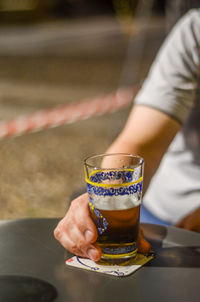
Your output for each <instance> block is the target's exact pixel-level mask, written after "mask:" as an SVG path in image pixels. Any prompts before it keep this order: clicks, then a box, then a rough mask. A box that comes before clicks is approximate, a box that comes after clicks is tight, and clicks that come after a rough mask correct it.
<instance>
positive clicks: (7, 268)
mask: <svg viewBox="0 0 200 302" xmlns="http://www.w3.org/2000/svg"><path fill="white" fill-rule="evenodd" d="M58 221H59V219H56V218H55V219H54V218H52V219H48V218H45V219H20V220H5V221H4V220H3V221H1V222H0V238H1V239H0V280H1V278H4V279H5V278H6V277H10V276H11V277H18V278H19V277H22V278H25V277H26V278H29V280H31V278H34V279H35V278H36V280H38V279H39V280H42V281H43V282H45V283H46V282H47V284H50V285H52V287H53V288H54V289H55V290H56V296H55V295H54V297H53V298H52V300H51V301H56V302H92V301H95V302H99V301H101V302H102V301H103V302H121V301H123V302H130V301H137V302H143V301H148V302H151V301H152V302H155V301H162V302H165V301H166V302H169V301H170V302H173V301H174V302H177V301H181V302H186V301H187V302H188V301H192V302H199V299H200V298H199V297H200V234H198V233H195V232H190V231H186V230H182V229H178V228H175V227H164V226H159V225H153V224H142V226H143V230H144V234H145V237H146V238H147V239H148V240H149V241H150V242H151V244H152V248H153V250H154V252H155V254H156V257H155V258H154V259H153V260H151V261H150V262H149V263H147V264H146V265H144V266H143V267H142V268H140V269H139V270H138V271H136V272H135V273H134V274H132V275H130V276H127V277H123V278H120V277H115V276H109V275H103V274H99V273H96V272H90V271H86V270H81V269H78V268H73V267H69V266H66V264H65V260H66V259H67V258H69V257H71V256H72V255H71V254H70V253H68V252H66V251H65V250H64V248H63V247H62V246H61V245H60V244H59V243H58V242H57V241H56V240H55V239H54V236H53V230H54V228H55V226H56V225H57V223H58ZM6 280H7V279H6ZM11 292H12V291H11ZM10 295H11V294H10ZM12 301H13V300H12ZM24 301H25V300H24ZM31 301H32V300H31ZM44 301H50V300H44ZM6 302H7V301H6ZM20 302H23V301H20Z"/></svg>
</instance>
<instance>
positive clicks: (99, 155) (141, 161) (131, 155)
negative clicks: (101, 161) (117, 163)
mask: <svg viewBox="0 0 200 302" xmlns="http://www.w3.org/2000/svg"><path fill="white" fill-rule="evenodd" d="M117 155H123V156H126V157H132V158H137V159H140V162H139V163H138V166H142V165H143V164H144V158H143V157H141V156H140V155H137V154H133V153H123V152H122V153H121V152H118V153H101V154H96V155H92V156H88V157H86V158H85V159H84V165H85V166H87V167H90V168H96V169H101V170H110V169H113V170H115V169H116V170H119V168H112V167H110V168H103V169H102V168H101V167H98V166H96V165H91V164H89V163H87V161H88V160H89V159H95V158H103V157H105V156H117ZM121 169H123V168H120V170H121Z"/></svg>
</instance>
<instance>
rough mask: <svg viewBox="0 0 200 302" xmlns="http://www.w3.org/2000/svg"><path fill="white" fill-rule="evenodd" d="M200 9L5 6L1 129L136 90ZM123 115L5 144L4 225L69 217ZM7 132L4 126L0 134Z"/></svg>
mask: <svg viewBox="0 0 200 302" xmlns="http://www.w3.org/2000/svg"><path fill="white" fill-rule="evenodd" d="M197 6H199V1H197V0H171V1H167V0H148V1H147V0H0V122H4V121H7V120H10V119H14V118H16V117H21V116H24V115H25V116H26V115H29V114H31V113H37V112H38V111H40V110H47V109H53V108H57V107H58V106H62V105H67V104H71V103H76V102H84V101H85V99H90V100H92V99H93V98H94V97H99V96H102V95H107V94H109V93H113V92H115V91H117V90H118V89H121V88H124V87H135V85H140V84H141V83H142V81H143V80H144V78H145V77H146V75H147V73H148V70H149V67H150V65H151V63H152V61H153V59H154V57H155V54H156V52H157V51H158V49H159V47H160V45H161V43H162V41H163V39H164V38H165V36H166V35H167V33H168V32H169V31H170V29H171V27H172V26H173V24H174V23H175V22H176V21H177V20H178V19H179V18H180V16H181V15H182V14H184V13H185V12H186V11H188V10H189V9H190V8H193V7H197ZM130 108H131V103H130V104H129V106H127V107H126V108H125V109H123V110H119V111H117V112H109V113H107V114H103V115H101V116H96V117H93V118H88V119H85V120H79V121H76V122H74V123H70V124H66V125H62V126H59V127H55V128H49V129H45V130H41V131H37V132H35V133H29V134H24V135H19V136H11V137H8V138H7V137H2V138H1V140H0V219H10V218H22V217H59V216H63V215H64V214H65V212H66V210H67V208H68V206H69V203H70V200H71V199H72V198H73V197H74V196H75V195H77V194H78V192H81V191H84V190H85V183H84V173H83V160H84V158H85V157H87V156H90V155H94V154H97V153H102V152H104V151H105V150H106V149H107V148H108V146H109V145H110V143H111V142H112V141H113V139H114V138H115V137H116V136H117V134H118V133H119V132H120V130H121V129H122V127H123V125H124V123H125V120H126V118H127V116H128V113H129V111H130ZM0 130H1V125H0Z"/></svg>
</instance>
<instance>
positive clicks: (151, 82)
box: [134, 9, 200, 123]
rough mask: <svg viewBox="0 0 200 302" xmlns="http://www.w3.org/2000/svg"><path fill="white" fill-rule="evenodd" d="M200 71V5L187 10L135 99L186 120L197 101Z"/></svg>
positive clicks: (166, 41) (136, 102)
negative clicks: (199, 7) (198, 7)
mask: <svg viewBox="0 0 200 302" xmlns="http://www.w3.org/2000/svg"><path fill="white" fill-rule="evenodd" d="M199 74H200V9H196V10H191V11H190V12H189V13H187V14H186V15H185V16H184V17H183V18H182V19H180V21H179V22H178V23H177V25H176V26H175V27H174V29H173V30H172V31H171V33H170V34H169V35H168V37H167V38H166V40H165V42H164V43H163V45H162V47H161V49H160V50H159V52H158V54H157V57H156V59H155V61H154V63H153V64H152V67H151V69H150V72H149V75H148V77H147V79H146V80H145V81H144V83H143V86H142V88H141V90H140V92H139V93H138V95H137V96H136V98H135V101H134V103H135V104H140V105H146V106H150V107H153V108H156V109H158V110H160V111H162V112H165V113H166V114H168V115H169V116H171V117H173V118H174V119H176V120H178V121H179V122H180V123H183V122H184V121H185V120H186V119H187V117H188V115H189V113H190V111H191V109H192V108H193V106H194V103H195V101H196V95H197V91H198V89H199V88H198V87H199Z"/></svg>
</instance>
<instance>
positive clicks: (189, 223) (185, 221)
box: [175, 208, 200, 233]
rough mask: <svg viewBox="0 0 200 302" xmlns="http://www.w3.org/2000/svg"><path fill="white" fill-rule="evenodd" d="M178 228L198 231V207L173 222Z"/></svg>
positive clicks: (199, 209) (199, 216)
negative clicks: (176, 221)
mask: <svg viewBox="0 0 200 302" xmlns="http://www.w3.org/2000/svg"><path fill="white" fill-rule="evenodd" d="M175 226H176V227H178V228H183V229H186V230H189V231H194V232H198V233H200V208H197V209H195V210H194V211H193V212H191V213H189V214H188V215H187V216H185V217H183V218H182V219H181V220H180V221H178V223H176V224H175Z"/></svg>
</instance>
